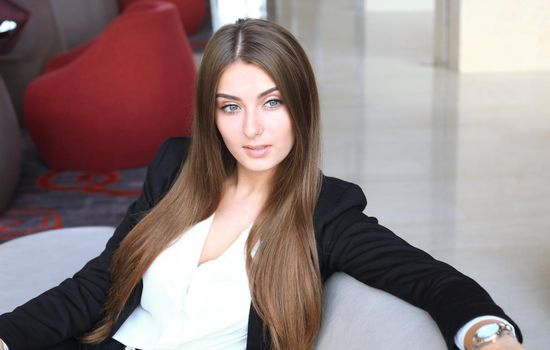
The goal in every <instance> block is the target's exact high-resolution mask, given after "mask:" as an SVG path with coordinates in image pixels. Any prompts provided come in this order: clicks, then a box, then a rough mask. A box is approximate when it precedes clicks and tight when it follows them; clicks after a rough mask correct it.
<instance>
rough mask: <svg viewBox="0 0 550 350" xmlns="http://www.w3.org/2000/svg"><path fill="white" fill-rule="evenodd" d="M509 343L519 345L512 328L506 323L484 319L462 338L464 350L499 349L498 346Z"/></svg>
mask: <svg viewBox="0 0 550 350" xmlns="http://www.w3.org/2000/svg"><path fill="white" fill-rule="evenodd" d="M510 341H513V342H515V343H516V344H519V343H518V342H517V340H516V338H515V334H514V329H513V327H512V326H511V325H510V324H508V323H507V322H503V321H502V320H497V319H486V320H483V321H480V322H478V323H476V324H474V325H473V326H472V327H470V329H468V331H467V332H466V335H465V337H464V349H465V350H480V349H482V348H483V350H490V349H492V348H493V346H495V349H497V348H498V349H500V347H499V344H502V343H509V342H510Z"/></svg>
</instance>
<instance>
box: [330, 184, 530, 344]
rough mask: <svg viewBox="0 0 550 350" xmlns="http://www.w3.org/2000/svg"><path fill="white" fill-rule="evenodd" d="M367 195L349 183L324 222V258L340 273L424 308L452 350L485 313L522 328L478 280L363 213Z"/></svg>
mask: <svg viewBox="0 0 550 350" xmlns="http://www.w3.org/2000/svg"><path fill="white" fill-rule="evenodd" d="M365 206H366V199H365V196H364V194H363V192H362V191H361V189H360V188H359V187H358V186H356V185H353V184H349V185H348V186H347V189H346V190H345V191H343V193H342V194H341V196H340V198H339V200H338V201H335V203H334V205H333V207H332V208H333V209H332V210H331V215H329V216H328V218H327V221H326V222H325V225H326V228H325V234H324V237H323V240H324V242H325V243H324V246H325V248H324V251H323V254H324V255H325V258H324V260H325V261H327V265H328V266H327V268H328V269H329V270H330V271H333V272H336V271H342V272H345V273H347V274H349V275H350V276H352V277H354V278H355V279H357V280H359V281H361V282H363V283H366V284H368V285H370V286H373V287H376V288H379V289H382V290H384V291H386V292H389V293H391V294H393V295H395V296H397V297H399V298H401V299H403V300H405V301H407V302H409V303H411V304H413V305H415V306H418V307H420V308H422V309H424V310H426V311H427V312H428V313H429V314H430V315H431V316H432V318H433V319H434V320H435V322H436V323H437V325H438V326H439V328H440V330H441V332H442V334H443V337H444V339H445V341H446V343H447V346H448V348H449V349H453V348H454V336H455V334H456V333H457V331H458V330H459V328H460V327H462V326H463V325H465V324H466V323H467V322H468V321H470V320H472V319H474V318H475V317H477V316H481V315H494V316H498V317H502V318H504V319H506V320H508V321H509V322H510V323H511V324H513V325H514V327H515V328H516V330H517V334H518V338H519V339H521V333H520V332H519V328H518V327H517V326H516V325H515V324H514V323H513V321H512V320H511V319H510V318H509V317H508V316H507V315H506V314H505V313H504V312H503V311H502V309H501V308H500V307H498V306H497V305H496V304H495V303H494V302H493V300H492V299H491V297H490V296H489V295H488V294H487V292H486V291H485V290H484V289H483V288H482V287H480V286H479V285H478V284H477V283H476V282H475V281H473V280H472V279H470V278H468V277H466V276H464V275H463V274H461V273H460V272H458V271H456V270H455V269H454V268H452V267H451V266H449V265H447V264H445V263H443V262H440V261H437V260H435V259H433V258H432V257H431V256H430V255H428V254H427V253H425V252H423V251H422V250H420V249H417V248H415V247H413V246H411V245H409V244H408V243H406V242H405V241H404V240H402V239H401V238H399V237H397V236H396V235H395V234H394V233H393V232H391V231H390V230H388V229H387V228H385V227H383V226H381V225H380V224H379V223H378V220H377V219H376V218H374V217H368V216H366V215H365V214H363V210H364V208H365Z"/></svg>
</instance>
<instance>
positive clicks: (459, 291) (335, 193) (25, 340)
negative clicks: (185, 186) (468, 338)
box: [0, 138, 521, 350]
mask: <svg viewBox="0 0 550 350" xmlns="http://www.w3.org/2000/svg"><path fill="white" fill-rule="evenodd" d="M189 142H190V140H189V139H188V138H172V139H169V140H168V141H167V142H165V143H164V144H163V145H162V146H161V148H160V150H159V151H158V152H157V155H156V156H155V159H154V160H153V162H152V163H151V164H150V166H149V168H148V170H147V177H146V180H145V183H144V185H143V193H142V194H141V196H140V197H139V198H138V199H137V200H136V201H135V202H134V203H133V204H132V205H131V206H130V207H129V209H128V212H127V213H126V216H125V217H124V219H123V220H122V222H121V223H120V225H119V226H118V227H117V228H116V230H115V232H114V234H113V236H112V237H111V238H110V239H109V241H108V242H107V245H106V247H105V250H104V251H103V252H102V253H101V254H100V255H99V256H98V257H96V258H95V259H92V260H91V261H89V262H88V263H87V264H86V265H85V266H84V267H83V268H82V269H81V270H80V271H79V272H77V273H76V274H75V275H74V276H73V277H72V278H69V279H67V280H65V281H64V282H62V283H61V284H60V285H59V286H57V287H55V288H52V289H50V290H48V291H47V292H45V293H43V294H41V295H40V296H38V297H36V298H34V299H32V300H30V301H29V302H27V303H25V304H24V305H22V306H20V307H18V308H16V309H15V310H14V311H13V312H11V313H6V314H4V315H1V316H0V338H1V339H3V340H4V341H5V342H6V344H7V345H8V346H9V347H10V350H18V349H26V348H29V349H30V348H44V347H47V346H54V348H56V347H58V348H61V345H59V346H56V345H55V344H58V343H63V341H64V340H66V339H72V342H73V343H72V344H75V346H77V345H76V344H77V343H76V341H75V340H74V338H75V337H79V336H81V335H82V334H83V333H85V332H87V331H89V330H91V329H92V328H93V327H94V325H95V324H96V323H97V322H98V321H99V320H100V319H101V312H102V307H103V303H104V302H105V297H106V293H107V291H108V289H109V285H110V274H109V265H110V262H111V258H112V256H113V253H114V251H115V250H116V249H117V247H118V245H119V243H120V241H121V240H122V239H123V238H124V236H125V235H126V234H127V233H128V232H129V231H130V230H131V229H132V227H133V226H134V225H135V224H136V223H137V222H138V221H139V220H140V218H141V217H143V215H144V214H145V213H146V212H147V211H148V210H149V209H150V208H152V207H153V206H154V205H155V204H156V203H157V202H158V201H159V200H160V199H161V198H162V196H163V195H164V194H165V193H166V192H167V191H168V190H169V189H170V186H171V185H172V183H173V181H174V180H175V178H176V176H177V175H178V173H179V170H180V169H181V165H182V164H183V162H184V160H185V157H186V154H187V149H188V146H189ZM366 204H367V201H366V198H365V195H364V194H363V191H362V190H361V188H360V187H359V186H357V185H355V184H352V183H349V182H345V181H342V180H339V179H336V178H332V177H327V176H323V179H322V187H321V192H320V195H319V199H318V202H317V206H316V209H315V214H314V217H313V223H314V229H315V235H316V239H317V248H318V254H319V260H320V266H321V275H322V279H323V282H325V281H326V280H327V279H328V278H329V277H330V276H331V275H332V273H334V272H337V271H341V272H345V273H347V274H349V275H350V276H352V277H354V278H356V279H357V280H359V281H361V282H363V283H366V284H368V285H370V286H373V287H376V288H379V289H382V290H384V291H387V292H389V293H391V294H393V295H395V296H397V297H399V298H401V299H404V300H405V301H407V302H409V303H411V304H413V305H416V306H418V307H420V308H422V309H424V310H426V311H427V312H428V313H429V314H430V315H431V316H432V317H433V319H434V320H435V322H436V323H437V325H438V326H439V328H440V330H441V332H442V334H443V337H444V339H445V341H446V343H447V346H448V348H449V349H453V348H454V336H455V334H456V332H457V331H458V329H459V328H460V327H462V326H463V325H464V324H465V323H466V322H468V321H470V320H471V319H473V318H474V317H477V316H480V315H495V316H500V317H502V318H504V319H507V320H509V321H510V322H511V323H512V324H514V322H513V321H512V320H511V319H510V318H509V317H508V316H507V315H506V314H504V312H503V311H502V309H501V308H500V307H498V306H497V305H496V304H495V303H494V302H493V300H492V299H491V297H490V296H489V295H488V294H487V292H486V291H485V290H483V288H481V287H480V286H479V285H478V284H477V283H476V282H474V281H473V280H472V279H470V278H468V277H466V276H464V275H462V274H461V273H459V272H458V271H456V270H455V269H454V268H452V267H451V266H449V265H447V264H445V263H442V262H440V261H437V260H435V259H433V258H432V257H431V256H430V255H428V254H427V253H425V252H423V251H421V250H419V249H417V248H415V247H412V246H411V245H409V244H407V243H406V242H405V241H403V240H402V239H401V238H399V237H397V236H396V235H395V234H394V233H392V232H391V231H390V230H388V229H387V228H385V227H383V226H381V225H380V224H378V220H377V219H376V218H374V217H369V216H367V215H365V214H363V210H364V209H365V207H366ZM52 253H54V254H55V252H52ZM142 289H143V284H142V282H140V283H139V284H138V285H137V286H136V288H135V289H134V290H133V292H132V294H131V296H130V298H129V300H128V303H127V304H126V305H125V307H124V310H123V311H122V314H121V315H120V317H119V319H118V321H117V323H116V324H115V326H114V329H113V333H112V334H114V333H115V332H116V330H118V328H119V327H120V326H121V325H122V323H123V322H124V321H125V320H126V319H127V318H128V316H129V315H130V314H131V312H132V311H133V310H134V309H135V308H136V306H137V305H138V304H139V302H140V299H141V292H142ZM514 326H515V327H516V331H517V334H518V335H519V337H520V339H521V333H520V331H519V328H518V327H517V325H515V324H514ZM367 341H368V340H367ZM63 344H65V346H64V348H67V347H66V344H68V343H67V342H64V343H63ZM269 344H270V338H269V335H268V334H264V332H263V323H262V320H261V319H260V318H259V316H258V314H257V313H256V311H255V310H254V308H253V307H252V305H251V307H250V316H249V323H248V340H247V347H246V348H247V349H248V350H256V349H268V348H269ZM81 347H82V346H81ZM94 348H95V347H94ZM99 348H101V347H99Z"/></svg>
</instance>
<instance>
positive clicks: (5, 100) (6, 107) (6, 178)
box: [0, 77, 21, 214]
mask: <svg viewBox="0 0 550 350" xmlns="http://www.w3.org/2000/svg"><path fill="white" fill-rule="evenodd" d="M20 169H21V141H20V136H19V125H18V124H17V119H16V116H15V111H14V110H13V106H12V103H11V100H10V95H9V93H8V91H7V89H6V85H4V81H3V79H2V78H1V77H0V214H2V212H4V210H6V208H7V207H8V206H9V204H10V202H11V200H12V197H13V194H14V192H15V189H16V186H17V182H18V180H19V172H20Z"/></svg>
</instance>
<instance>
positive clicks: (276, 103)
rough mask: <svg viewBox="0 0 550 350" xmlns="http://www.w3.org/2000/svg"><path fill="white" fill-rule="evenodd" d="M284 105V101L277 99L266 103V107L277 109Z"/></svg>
mask: <svg viewBox="0 0 550 350" xmlns="http://www.w3.org/2000/svg"><path fill="white" fill-rule="evenodd" d="M282 104H283V101H281V100H277V99H275V98H274V99H271V100H268V101H267V102H266V103H265V106H266V107H267V108H277V107H279V106H281V105H282Z"/></svg>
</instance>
